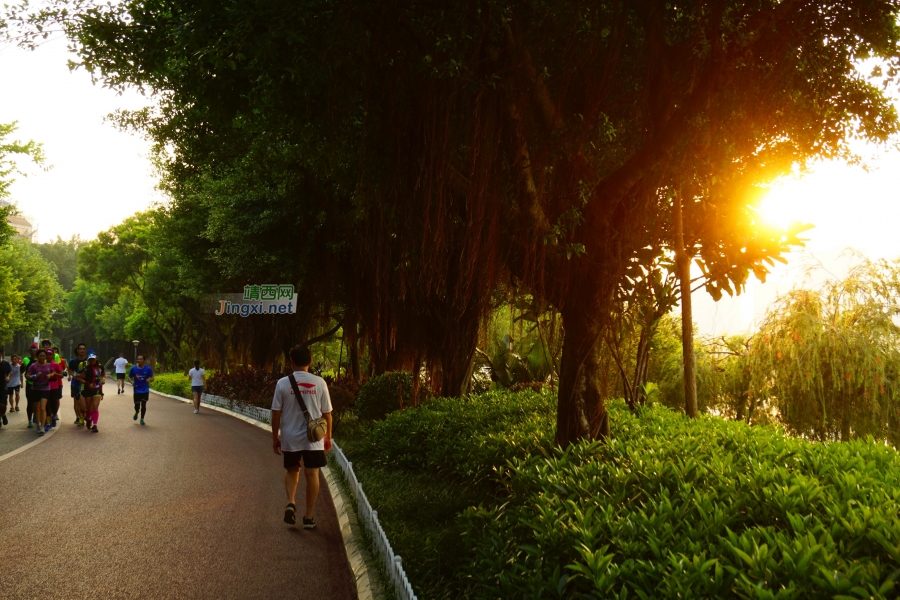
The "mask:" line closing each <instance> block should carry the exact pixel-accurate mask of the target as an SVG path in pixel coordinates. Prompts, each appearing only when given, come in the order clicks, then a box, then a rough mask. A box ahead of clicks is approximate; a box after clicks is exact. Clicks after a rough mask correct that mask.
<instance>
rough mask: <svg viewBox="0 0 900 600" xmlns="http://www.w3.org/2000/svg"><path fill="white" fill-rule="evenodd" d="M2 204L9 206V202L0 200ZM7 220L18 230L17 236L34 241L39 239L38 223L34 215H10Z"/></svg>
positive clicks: (0, 204)
mask: <svg viewBox="0 0 900 600" xmlns="http://www.w3.org/2000/svg"><path fill="white" fill-rule="evenodd" d="M0 206H9V202H7V201H5V200H0ZM6 221H7V222H8V223H9V224H10V225H12V226H13V229H15V230H16V237H17V238H21V239H25V240H28V241H29V242H31V243H34V242H35V240H36V239H37V225H36V223H35V220H34V217H29V216H27V215H15V216H10V217H8V218H7V219H6Z"/></svg>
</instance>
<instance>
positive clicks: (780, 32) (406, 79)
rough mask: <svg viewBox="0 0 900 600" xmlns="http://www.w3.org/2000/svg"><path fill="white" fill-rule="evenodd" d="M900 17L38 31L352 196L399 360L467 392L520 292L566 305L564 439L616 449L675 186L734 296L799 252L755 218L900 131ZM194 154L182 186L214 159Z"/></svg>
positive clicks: (374, 306) (823, 3) (382, 12)
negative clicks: (865, 70) (619, 411)
mask: <svg viewBox="0 0 900 600" xmlns="http://www.w3.org/2000/svg"><path fill="white" fill-rule="evenodd" d="M63 9H65V12H63ZM897 10H898V7H897V3H896V2H871V1H868V0H840V1H839V0H830V1H829V0H816V1H812V0H783V1H776V0H752V1H737V0H708V1H700V2H691V3H673V2H667V1H664V0H641V1H637V2H622V1H608V2H604V1H600V2H593V3H572V2H563V1H559V0H557V1H546V0H509V1H487V0H485V1H478V0H473V1H471V2H466V3H462V4H460V5H459V6H458V7H456V9H455V10H446V8H445V7H444V6H442V5H440V4H436V3H433V2H425V1H416V0H386V1H384V2H369V1H368V0H366V1H363V0H343V1H339V2H331V1H328V2H326V1H324V0H322V1H316V0H307V1H300V2H289V3H248V2H242V1H239V0H224V1H222V2H216V3H210V2H205V1H200V0H196V1H195V0H179V1H177V2H176V1H175V0H155V1H153V2H149V1H144V0H131V1H126V2H122V3H120V4H116V5H97V4H95V3H94V2H91V1H89V0H79V1H76V2H67V3H66V2H57V3H54V4H51V6H50V8H47V9H44V10H42V11H40V12H39V13H37V14H35V15H33V16H32V17H25V22H27V21H28V20H29V18H30V19H31V23H32V24H35V23H39V24H40V25H41V27H42V28H43V31H47V28H48V27H51V23H50V22H51V21H52V22H56V23H61V24H62V26H63V28H64V29H65V30H66V32H67V34H68V35H69V37H70V39H72V40H73V42H74V44H75V47H76V50H77V51H78V52H79V53H80V56H81V61H82V64H83V65H84V66H85V67H87V68H89V69H91V70H92V71H93V72H95V73H96V75H97V76H98V77H99V78H102V79H103V80H104V81H105V82H106V83H107V84H108V85H112V86H127V85H142V86H146V87H150V88H152V89H154V90H157V91H160V92H162V94H161V95H160V98H162V102H163V105H164V106H163V109H164V110H162V111H161V112H160V114H161V115H162V119H163V121H162V122H158V126H157V130H158V131H168V133H169V139H170V140H171V139H175V140H177V141H182V142H184V141H185V140H193V141H190V142H189V143H187V144H186V145H185V147H186V148H196V147H198V146H197V145H196V144H195V143H194V142H196V141H201V140H204V139H211V138H215V137H216V135H217V130H218V129H219V126H220V124H222V123H227V124H228V126H229V127H234V126H238V127H248V126H251V125H252V124H256V125H253V127H254V131H258V132H259V133H260V135H264V136H266V137H267V138H269V137H271V138H273V139H286V141H288V142H290V143H291V144H292V147H293V148H299V149H300V150H301V152H300V154H299V155H298V156H297V161H296V162H297V163H298V164H299V165H301V166H302V167H303V168H305V169H306V170H307V171H309V172H310V176H311V177H312V178H313V179H314V180H315V186H312V187H311V189H321V190H329V191H330V194H327V195H326V196H325V200H326V201H328V202H349V205H350V207H351V212H350V214H351V215H352V218H350V219H345V220H344V221H335V222H334V223H335V225H336V226H337V225H338V224H339V223H342V224H343V225H344V226H345V228H344V229H343V235H342V236H341V243H345V244H347V247H348V248H351V249H352V252H349V253H348V254H349V256H350V257H351V259H350V260H349V261H348V262H347V263H345V267H344V268H346V269H347V270H348V272H347V273H346V274H347V275H348V281H351V282H358V283H359V287H358V288H357V290H356V292H355V293H354V294H355V297H356V298H362V299H363V302H364V304H363V308H365V309H367V311H362V312H364V313H366V314H361V318H363V319H366V320H367V321H368V322H367V324H366V326H367V327H368V328H369V330H370V331H372V332H374V333H373V334H372V335H374V336H376V338H377V339H378V340H379V343H380V344H383V345H384V349H385V350H390V349H391V346H392V345H395V344H400V343H401V340H406V341H405V342H402V343H405V344H406V346H407V351H408V352H409V353H411V354H413V355H415V354H416V353H418V352H425V353H426V354H429V356H430V357H431V358H432V360H437V361H440V363H441V366H442V372H444V373H446V374H448V379H450V380H452V381H454V382H456V381H458V379H459V378H460V374H461V373H463V374H464V373H465V372H466V371H467V369H468V364H470V357H471V355H472V352H474V349H475V348H474V341H475V339H476V337H477V323H478V320H479V318H480V317H481V316H482V314H483V312H484V310H485V309H486V307H487V306H488V299H489V296H490V291H491V289H492V288H493V287H494V286H495V285H496V284H497V282H498V281H500V280H502V279H503V278H505V277H512V278H514V279H516V280H518V281H520V282H522V283H523V284H524V286H525V287H527V288H528V289H530V290H531V291H532V292H533V293H534V294H536V295H538V296H541V297H542V298H543V299H544V300H545V301H547V302H549V303H550V304H552V305H553V306H555V307H556V308H557V309H558V310H559V311H560V313H561V315H562V318H563V321H564V325H565V332H566V334H565V341H564V348H563V353H562V360H561V365H560V388H559V404H558V411H557V434H556V440H557V442H558V443H559V444H560V445H563V446H565V445H568V444H569V443H571V442H573V441H576V440H578V439H582V438H597V437H603V436H606V435H609V419H608V415H607V412H606V409H605V407H604V398H603V392H602V390H601V389H600V386H599V378H598V373H599V371H600V368H601V367H600V364H601V361H600V351H601V348H600V347H601V343H600V340H601V339H602V337H603V333H604V330H605V329H606V327H607V326H608V325H609V323H610V322H611V319H612V318H613V316H614V313H615V310H616V297H617V294H618V291H619V290H620V289H622V288H623V286H624V287H627V286H628V285H630V284H629V281H630V274H632V273H633V269H635V268H636V267H638V266H639V265H640V261H641V252H642V250H643V249H645V248H646V247H647V245H648V244H653V243H654V242H653V240H655V239H667V240H670V241H671V240H673V239H674V230H673V227H672V223H671V219H670V218H669V217H670V215H671V214H672V206H671V205H672V199H673V197H675V196H674V194H675V192H676V191H677V192H678V194H679V195H678V198H679V199H680V200H681V203H682V211H683V228H682V234H683V238H684V248H685V254H686V256H687V258H689V259H691V260H692V261H694V262H695V263H696V264H699V265H700V266H701V268H702V269H703V270H704V272H705V274H706V275H707V277H708V279H707V286H708V289H710V290H711V291H712V292H714V293H721V292H722V291H725V292H737V291H739V290H740V289H741V287H742V286H743V284H744V282H745V281H746V278H747V277H748V275H749V273H751V272H754V273H756V274H758V275H764V273H765V262H764V261H769V262H771V261H772V260H774V259H776V258H779V257H780V255H781V254H782V252H783V251H784V250H785V249H786V248H787V247H788V246H790V245H791V244H792V243H797V240H796V238H795V237H792V236H793V234H794V233H796V232H787V233H785V232H774V231H770V230H766V229H765V228H763V227H762V226H761V225H760V223H759V222H758V221H757V220H756V218H755V213H754V212H753V211H752V209H750V208H748V204H750V205H752V204H754V203H755V202H756V200H757V199H758V196H759V189H760V186H761V185H764V184H766V183H767V182H770V181H772V180H773V179H775V178H777V177H778V176H780V175H783V174H785V173H788V172H790V171H791V170H792V169H793V168H795V167H797V166H800V167H801V168H802V167H803V166H804V165H806V164H807V163H808V162H809V161H812V160H816V159H820V158H845V159H852V158H853V156H852V153H851V151H850V149H849V147H848V143H847V139H848V138H850V137H862V138H866V139H871V140H879V141H885V140H886V139H888V137H889V136H891V135H892V134H894V133H896V132H897V129H898V121H897V115H896V114H895V111H894V109H893V107H892V106H891V104H890V103H889V102H888V101H887V99H886V97H885V96H884V94H883V92H882V91H881V89H880V88H879V87H878V86H876V85H872V84H871V83H870V82H869V81H867V78H866V76H864V75H863V74H862V73H860V71H859V70H858V69H857V67H856V66H854V61H855V60H856V59H858V58H861V57H880V58H881V59H882V64H881V66H880V68H879V71H878V73H873V77H876V79H878V80H879V81H877V82H876V83H882V80H886V81H887V82H890V81H893V77H894V75H895V74H896V67H897V65H898V64H900V51H898V39H900V36H898V29H897V24H896V23H897ZM17 14H19V15H21V14H24V13H17ZM32 34H33V35H40V34H39V33H38V32H37V31H36V28H33V29H32ZM195 111H199V113H196V112H195ZM190 114H199V115H200V116H198V117H197V118H194V119H188V120H185V119H184V116H185V115H190ZM166 115H169V116H171V117H173V119H174V122H175V124H174V125H167V124H166V123H165V119H166ZM261 123H265V124H266V127H263V126H261V125H259V124H261ZM273 131H274V132H275V133H273ZM276 134H277V135H276ZM285 136H286V138H285ZM219 139H223V140H224V139H226V138H225V137H220V138H219ZM164 141H165V140H164ZM176 147H180V146H177V145H176ZM226 150H227V143H226V146H225V147H222V148H213V149H211V150H210V152H214V153H216V154H217V155H218V154H219V153H224V152H226ZM180 156H181V157H182V158H185V159H186V162H185V163H184V165H183V166H184V167H185V170H186V171H190V168H191V164H190V160H191V159H192V158H196V159H198V160H201V161H202V162H205V163H208V162H209V161H208V160H207V159H206V158H204V157H203V156H202V155H201V154H199V153H190V152H188V153H182V154H181V155H180ZM311 165H314V166H315V168H310V166H311ZM344 206H346V204H345V205H344ZM326 212H327V211H326ZM377 348H378V346H377V345H376V349H377ZM450 387H451V388H453V387H455V383H454V384H453V385H452V386H450Z"/></svg>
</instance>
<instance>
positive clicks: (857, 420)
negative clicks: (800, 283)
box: [748, 260, 900, 445]
mask: <svg viewBox="0 0 900 600" xmlns="http://www.w3.org/2000/svg"><path fill="white" fill-rule="evenodd" d="M898 315H900V261H885V260H880V261H874V262H873V261H864V262H862V263H861V264H860V265H858V266H857V267H855V268H854V269H853V270H852V271H851V273H850V274H849V276H848V277H847V278H846V279H844V280H841V281H835V280H832V281H829V282H828V283H826V284H825V286H824V287H823V288H822V289H821V290H794V291H792V292H790V293H788V294H786V295H784V296H782V297H781V298H779V299H778V300H777V301H776V302H775V304H773V306H772V307H771V308H770V309H769V312H768V313H767V315H766V317H765V321H764V322H763V325H762V326H761V327H760V330H759V332H758V333H757V334H755V335H754V337H753V339H752V341H751V344H750V351H749V354H748V361H749V367H750V372H751V376H752V379H751V382H752V383H751V389H752V394H753V396H754V399H755V402H754V404H755V405H756V409H757V410H767V409H772V408H774V409H776V410H777V415H778V419H779V420H780V421H782V422H783V423H784V424H785V425H786V426H787V427H788V428H789V429H790V430H791V431H792V432H793V433H795V434H799V435H805V436H808V437H811V438H813V439H817V440H841V441H845V442H846V441H848V440H850V439H851V438H853V437H864V436H866V435H873V436H875V437H877V438H879V439H887V440H890V442H891V443H892V444H895V445H896V444H897V443H898V442H900V436H898V434H897V428H898V426H900V379H898V378H900V327H898V326H897V324H896V322H895V319H896V318H897V316H898Z"/></svg>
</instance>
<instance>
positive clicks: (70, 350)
mask: <svg viewBox="0 0 900 600" xmlns="http://www.w3.org/2000/svg"><path fill="white" fill-rule="evenodd" d="M74 342H75V340H69V358H75V356H74V355H73V354H72V344H73V343H74Z"/></svg>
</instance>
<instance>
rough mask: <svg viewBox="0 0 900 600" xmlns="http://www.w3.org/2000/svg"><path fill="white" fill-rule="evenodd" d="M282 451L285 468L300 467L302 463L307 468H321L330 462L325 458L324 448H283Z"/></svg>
mask: <svg viewBox="0 0 900 600" xmlns="http://www.w3.org/2000/svg"><path fill="white" fill-rule="evenodd" d="M281 453H282V454H283V455H284V468H285V469H290V468H292V467H299V466H300V465H301V464H302V465H303V466H305V467H306V468H307V469H320V468H322V467H324V466H325V465H327V464H328V461H326V460H325V451H324V450H298V451H297V452H291V451H289V450H282V451H281Z"/></svg>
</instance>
